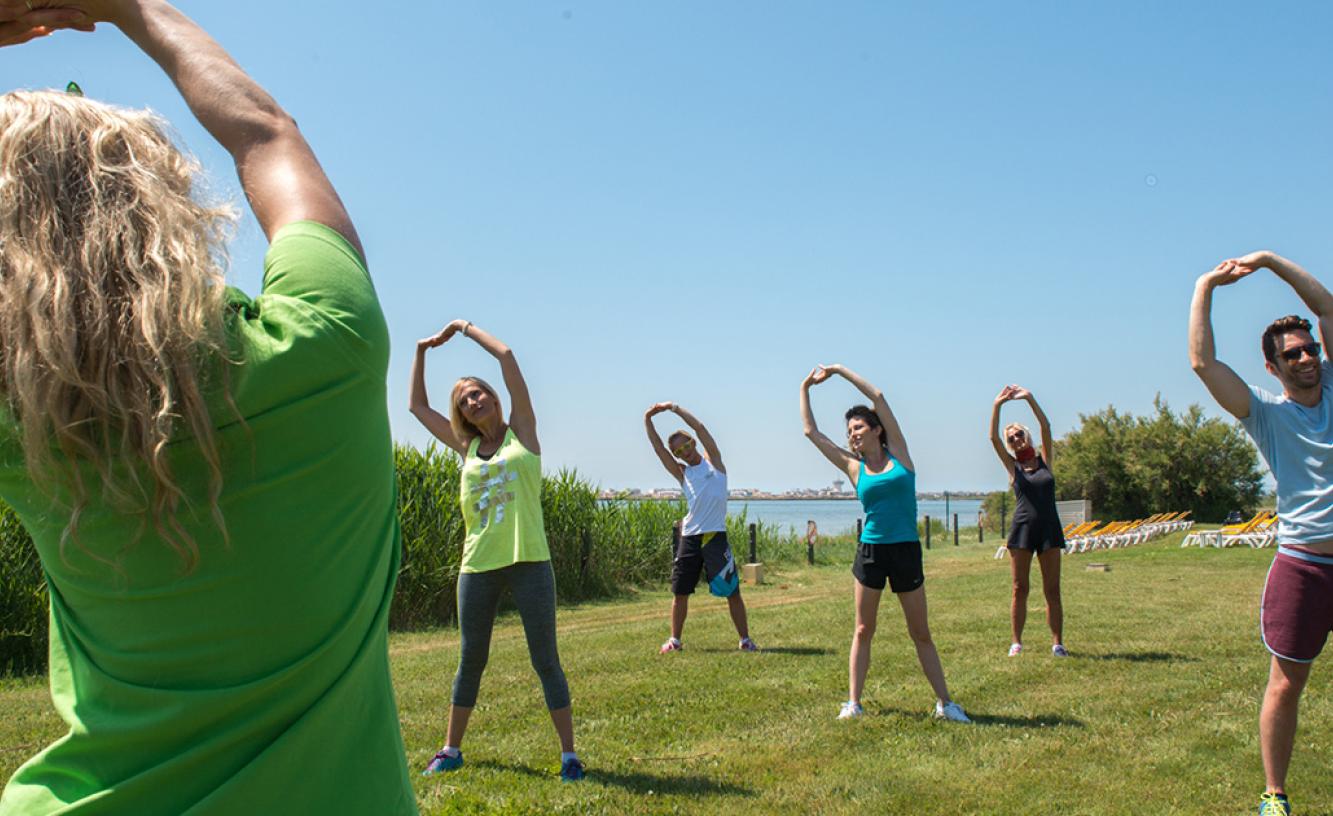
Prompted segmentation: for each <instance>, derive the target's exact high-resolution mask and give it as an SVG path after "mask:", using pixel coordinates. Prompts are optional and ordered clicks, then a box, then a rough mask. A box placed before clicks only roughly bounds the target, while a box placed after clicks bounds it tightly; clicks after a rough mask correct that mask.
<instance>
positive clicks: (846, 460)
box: [801, 368, 859, 484]
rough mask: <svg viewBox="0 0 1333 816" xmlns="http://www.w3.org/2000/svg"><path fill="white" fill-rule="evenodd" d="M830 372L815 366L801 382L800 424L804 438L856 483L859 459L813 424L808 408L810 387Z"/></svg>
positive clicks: (826, 377) (825, 377) (821, 380)
mask: <svg viewBox="0 0 1333 816" xmlns="http://www.w3.org/2000/svg"><path fill="white" fill-rule="evenodd" d="M829 374H830V372H829V371H828V370H827V369H824V368H816V369H815V370H814V371H811V372H810V374H809V376H807V377H806V378H805V381H804V382H802V383H801V424H802V426H803V427H804V430H805V438H806V439H809V440H810V441H811V442H812V443H813V444H814V446H815V447H816V448H817V449H818V450H819V452H820V453H822V454H824V458H825V459H827V460H829V461H830V462H832V463H833V466H834V467H835V468H837V469H838V470H840V471H842V472H843V473H846V474H847V478H849V479H851V480H852V484H856V478H857V475H858V473H859V467H858V465H859V460H858V459H857V458H856V457H855V456H853V455H852V453H851V451H848V450H844V449H843V448H840V447H838V445H837V444H836V443H834V441H833V440H832V439H829V438H828V437H827V436H825V435H824V433H823V432H822V431H820V430H819V426H818V425H816V424H815V414H814V411H812V410H811V409H810V387H811V386H813V385H818V384H819V383H822V382H824V381H825V380H827V379H828V378H829Z"/></svg>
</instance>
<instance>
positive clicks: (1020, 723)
mask: <svg viewBox="0 0 1333 816" xmlns="http://www.w3.org/2000/svg"><path fill="white" fill-rule="evenodd" d="M967 716H969V717H971V718H972V722H974V723H976V724H977V725H1003V726H1007V727H1009V728H1087V726H1086V725H1084V723H1083V721H1082V720H1076V719H1074V718H1073V717H1062V716H1060V715H1059V714H1037V715H1035V716H1032V717H1007V716H1005V715H1003V714H976V713H972V714H968V715H967Z"/></svg>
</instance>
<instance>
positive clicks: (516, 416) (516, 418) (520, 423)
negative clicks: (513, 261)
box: [446, 320, 541, 453]
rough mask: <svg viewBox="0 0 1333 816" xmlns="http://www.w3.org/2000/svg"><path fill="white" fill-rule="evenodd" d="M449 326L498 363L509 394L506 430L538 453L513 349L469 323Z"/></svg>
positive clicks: (525, 385)
mask: <svg viewBox="0 0 1333 816" xmlns="http://www.w3.org/2000/svg"><path fill="white" fill-rule="evenodd" d="M449 326H451V327H454V328H455V330H456V331H458V332H461V333H462V335H463V336H464V337H467V338H470V339H472V340H475V341H476V343H477V345H479V346H481V347H482V348H483V349H485V350H486V353H488V354H490V355H491V356H492V357H494V358H495V359H496V360H498V361H499V363H500V375H501V376H502V377H504V381H505V389H506V390H507V391H509V401H510V403H511V405H510V408H509V427H511V428H513V429H514V435H515V436H517V437H518V441H520V442H522V443H523V447H525V448H527V449H528V450H530V451H532V452H533V453H541V445H540V444H539V443H538V442H537V415H536V413H535V412H534V411H533V409H532V397H531V396H529V395H528V383H527V380H524V379H523V372H522V371H521V370H520V369H519V367H518V358H516V357H515V356H514V351H513V349H511V348H509V346H507V345H505V344H504V343H502V342H500V341H499V340H497V339H496V338H495V337H494V336H493V335H491V334H490V333H489V332H487V331H485V330H484V329H481V328H479V327H477V326H476V325H475V324H473V323H472V322H471V321H468V320H455V321H454V322H453V323H450V324H449ZM446 330H447V329H446Z"/></svg>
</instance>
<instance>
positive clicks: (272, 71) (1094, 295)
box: [0, 0, 1333, 490]
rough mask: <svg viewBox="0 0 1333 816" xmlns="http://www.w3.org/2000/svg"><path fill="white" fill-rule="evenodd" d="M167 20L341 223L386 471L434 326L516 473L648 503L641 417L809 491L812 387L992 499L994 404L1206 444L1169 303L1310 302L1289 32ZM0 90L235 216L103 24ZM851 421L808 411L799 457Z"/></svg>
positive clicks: (641, 6)
mask: <svg viewBox="0 0 1333 816" xmlns="http://www.w3.org/2000/svg"><path fill="white" fill-rule="evenodd" d="M180 5H181V7H182V8H184V9H185V10H186V11H187V12H188V13H190V14H191V15H193V16H194V17H195V18H196V19H197V20H199V21H200V22H201V23H203V24H204V26H205V27H206V28H208V29H209V30H210V31H211V32H212V33H213V34H214V35H215V36H216V37H217V38H218V39H219V40H221V41H222V43H223V44H224V45H225V46H226V47H227V48H228V49H230V50H231V52H232V53H233V55H234V56H235V57H236V58H237V59H238V61H239V62H240V63H241V64H242V65H243V66H245V67H246V68H247V69H248V70H250V72H251V73H252V74H253V75H254V76H255V77H256V78H258V79H259V81H260V82H261V83H262V84H263V85H265V87H267V88H268V89H269V90H270V91H271V92H272V93H273V94H274V95H275V96H276V97H277V98H278V100H279V101H280V102H281V103H282V104H283V105H284V106H285V107H287V109H288V110H290V111H291V112H292V113H293V114H294V115H295V116H296V118H297V119H298V121H299V122H300V123H301V125H302V127H303V129H304V131H305V133H306V135H307V137H308V138H309V139H310V141H311V142H312V143H313V144H314V146H315V149H316V151H317V152H318V153H319V155H320V157H321V159H322V160H323V162H324V164H325V166H326V168H327V169H328V171H329V174H330V176H331V177H332V178H333V180H334V183H335V184H336V185H337V187H338V189H339V191H340V192H341V193H342V195H343V197H344V199H345V200H346V202H347V204H348V207H349V209H350V210H351V212H352V214H353V217H354V218H355V220H356V222H357V225H358V227H359V229H360V231H361V234H362V237H363V240H364V242H365V245H366V248H367V252H368V255H369V257H370V262H371V266H372V272H373V274H374V276H375V278H376V282H377V286H378V288H379V292H380V296H381V299H382V301H383V305H384V309H385V312H386V313H387V314H388V317H389V321H390V325H391V326H392V332H393V340H394V354H393V361H392V366H391V369H390V373H389V376H390V394H391V402H390V412H391V415H392V418H393V425H394V434H395V436H396V437H397V438H398V439H399V440H401V441H403V442H408V443H413V444H424V443H425V442H426V441H427V438H428V436H427V434H426V432H425V431H424V429H422V428H421V427H420V426H418V425H417V424H416V422H415V421H414V420H413V419H412V417H411V416H410V415H409V414H408V413H407V410H406V394H407V375H408V365H409V362H410V359H411V354H412V349H413V345H414V342H415V340H416V339H417V338H418V337H421V336H424V335H427V334H429V333H431V332H433V331H435V330H437V329H438V328H439V326H441V325H443V324H444V323H445V322H447V321H448V320H450V319H452V318H455V317H464V318H467V319H470V320H473V321H475V322H476V323H478V324H479V325H483V326H485V327H486V328H488V329H490V330H491V331H493V332H494V333H495V334H496V335H498V336H499V337H501V338H502V339H504V340H506V341H507V342H509V343H510V344H511V345H512V346H513V347H514V349H515V351H516V352H517V353H518V356H519V360H520V362H521V363H522V365H523V367H524V370H525V371H526V372H527V375H528V379H529V383H530V386H531V389H532V392H533V394H534V398H535V402H536V405H537V409H538V417H539V424H540V429H539V432H540V434H541V437H542V442H543V447H544V451H545V459H546V467H547V468H548V469H554V468H557V467H561V466H569V467H577V468H578V469H579V471H580V472H581V473H583V474H584V475H585V476H587V477H589V478H590V479H592V480H594V481H596V482H598V483H600V484H602V485H603V486H608V487H622V486H640V487H647V486H654V485H665V484H667V483H668V482H669V477H667V475H666V474H665V472H664V471H662V470H661V467H660V465H658V463H657V462H656V460H655V459H654V457H653V456H652V454H651V452H650V450H649V448H648V445H647V443H646V441H645V440H644V438H643V432H642V420H641V417H642V412H643V410H644V408H646V407H647V406H648V405H649V404H650V403H652V402H654V401H657V400H675V401H678V402H680V403H682V404H685V405H687V406H689V407H690V408H692V409H693V410H694V411H695V412H696V413H697V414H698V415H699V416H700V418H702V419H703V420H704V421H705V422H706V423H707V424H708V425H709V427H710V428H711V429H712V430H713V432H714V434H715V436H716V437H717V438H718V440H719V442H720V444H721V446H722V450H723V454H724V456H725V458H726V461H727V464H728V467H729V471H730V474H731V484H732V485H733V486H735V487H740V486H750V487H760V488H768V489H783V488H788V487H797V486H812V485H817V484H825V483H827V482H829V481H831V480H832V479H833V478H834V477H835V475H836V474H835V472H834V471H833V469H832V468H831V467H830V466H829V465H828V464H827V463H825V462H824V461H823V459H822V458H821V457H820V456H819V454H818V453H817V452H816V451H815V450H814V448H813V447H812V446H810V445H809V443H807V442H806V441H805V440H804V438H803V437H802V436H801V433H800V422H799V417H798V413H797V388H798V384H799V382H800V380H801V378H802V377H803V376H804V375H805V374H806V372H808V371H809V369H810V368H811V367H812V366H813V365H814V364H815V363H819V362H842V363H845V364H847V365H849V366H850V367H852V368H854V369H856V370H858V371H860V372H862V373H863V374H865V375H866V376H867V377H869V378H870V379H871V380H873V381H874V382H875V383H877V384H878V385H880V386H881V387H882V388H883V389H884V390H885V392H886V394H887V395H888V397H889V401H890V403H891V404H892V405H893V407H894V409H895V411H896V412H897V414H898V416H899V418H900V420H901V422H902V424H903V427H904V430H905V431H906V433H907V437H908V441H909V444H910V445H911V448H912V452H913V456H914V457H915V459H916V462H917V469H918V484H919V486H920V487H921V488H922V489H924V490H938V489H946V488H949V489H959V490H961V489H982V488H993V489H998V488H999V487H1001V486H1002V485H1003V484H1004V474H1003V472H1002V471H1001V470H1000V467H999V465H998V464H997V463H996V462H995V460H994V454H993V453H992V452H991V451H990V447H989V445H988V443H987V441H986V423H987V419H988V417H989V411H990V405H991V400H992V398H993V397H994V395H995V393H996V392H997V391H998V390H999V389H1000V387H1001V386H1003V385H1004V384H1005V383H1008V382H1018V383H1020V384H1023V385H1026V386H1028V387H1030V388H1031V389H1032V390H1033V391H1034V393H1035V394H1036V395H1037V397H1038V398H1039V399H1040V400H1041V402H1042V404H1043V406H1044V407H1045V408H1046V411H1047V413H1048V414H1049V415H1050V417H1051V420H1052V422H1053V423H1054V427H1055V431H1056V433H1057V435H1061V434H1063V433H1065V432H1067V431H1068V430H1070V429H1071V428H1073V427H1075V426H1076V425H1077V423H1078V415H1079V414H1080V413H1090V412H1094V411H1097V410H1099V409H1101V408H1103V407H1105V406H1107V405H1110V404H1113V405H1115V406H1116V407H1117V408H1120V409H1124V410H1128V411H1133V412H1135V413H1143V412H1146V411H1147V410H1149V409H1150V408H1151V403H1152V400H1153V397H1154V395H1155V394H1157V393H1159V392H1160V393H1161V394H1162V396H1163V397H1164V398H1166V399H1167V400H1168V401H1169V402H1170V403H1171V404H1172V406H1173V407H1176V408H1184V407H1185V406H1187V405H1189V404H1190V403H1192V402H1200V403H1203V404H1204V405H1205V406H1206V408H1207V410H1208V411H1209V412H1210V413H1211V414H1214V415H1216V414H1217V413H1218V410H1217V409H1216V407H1215V406H1214V405H1213V404H1212V402H1211V400H1209V399H1208V396H1207V394H1206V392H1205V391H1204V390H1203V388H1202V387H1201V386H1200V385H1199V383H1198V382H1197V381H1196V379H1195V377H1194V376H1193V374H1192V373H1191V372H1190V370H1189V366H1188V362H1187V359H1186V345H1185V323H1186V317H1187V307H1188V302H1189V297H1190V292H1191V289H1192V283H1193V280H1194V278H1195V277H1196V276H1197V275H1198V274H1200V273H1201V272H1203V271H1205V270H1207V269H1209V268H1211V267H1212V266H1213V265H1214V264H1215V263H1216V262H1217V261H1219V260H1221V259H1222V258H1224V257H1228V256H1231V255H1235V254H1240V253H1243V252H1246V251H1249V250H1253V249H1259V248H1272V249H1275V250H1277V251H1279V252H1281V253H1283V254H1286V255H1288V256H1289V257H1291V258H1293V259H1295V260H1297V261H1298V262H1300V263H1302V264H1304V265H1305V266H1306V267H1307V268H1309V269H1310V270H1311V271H1312V272H1314V273H1315V274H1316V275H1319V276H1320V277H1321V278H1323V279H1324V280H1325V281H1329V282H1333V241H1330V237H1329V236H1330V229H1329V226H1330V224H1329V220H1330V215H1331V213H1330V207H1329V194H1330V192H1333V163H1331V162H1330V135H1331V134H1333V113H1331V112H1330V99H1333V70H1330V69H1333V56H1330V52H1329V49H1328V32H1329V31H1331V30H1333V7H1330V6H1328V5H1326V4H1321V3H1304V4H1255V3H1249V2H1247V3H1238V2H1225V3H1218V2H1209V3H1202V2H1198V3H1170V4H1165V3H1157V2H1152V3H1146V2H1145V3H1105V4H1102V7H1101V8H1094V7H1091V6H1090V5H1089V4H1070V3H1063V2H1062V3H1054V2H1047V3H1006V4H997V3H983V2H975V3H931V4H889V3H880V2H841V3H795V2H783V3H773V2H758V1H757V0H755V1H753V2H725V3H719V2H702V1H697V0H696V1H693V2H686V1H684V0H673V2H634V3H624V2H611V0H605V1H604V2H574V1H573V0H570V1H569V2H555V3H550V2H526V3H523V2H514V3H494V2H469V3H454V2H441V3H422V4H384V5H380V6H373V8H372V7H371V6H367V5H366V4H364V3H357V4H352V3H340V2H318V3H316V2H312V0H298V1H293V0H284V1H283V2H277V3H275V2H263V3H260V2H254V0H234V2H228V3H216V2H212V3H205V2H183V3H181V4H180ZM368 10H373V14H369V15H368V14H367V11H368ZM0 75H3V77H4V85H5V86H8V87H51V86H63V85H64V83H65V82H66V81H68V80H70V79H74V80H77V81H78V82H79V83H80V84H81V85H82V86H83V88H84V90H85V91H86V92H87V93H88V94H89V95H90V96H94V97H97V98H99V99H104V100H108V101H111V102H115V103H119V104H124V105H133V106H149V107H152V108H154V109H156V110H158V111H160V112H162V113H163V114H165V115H166V116H167V117H168V118H169V119H170V120H171V121H172V122H173V123H175V125H176V127H177V128H178V130H179V132H180V134H181V138H182V140H183V141H184V142H185V143H186V144H187V145H188V146H189V147H190V148H191V149H192V150H193V151H194V152H195V153H197V155H198V156H199V157H200V159H201V160H202V161H203V163H204V165H205V166H206V167H207V169H208V171H209V172H210V174H211V175H212V178H213V179H214V183H215V185H216V187H217V189H218V191H219V192H221V193H223V194H226V195H228V196H231V197H233V198H235V199H237V200H238V201H239V191H238V189H237V185H236V182H235V178H234V174H233V172H232V170H231V166H230V163H229V161H228V160H227V157H226V155H225V154H224V153H222V152H221V151H220V150H219V149H218V148H217V147H216V146H215V145H214V144H213V143H212V142H211V141H210V140H209V139H208V138H207V136H206V135H205V134H204V132H203V131H202V130H201V129H200V128H199V127H198V126H197V125H196V124H195V123H194V122H193V120H192V119H191V118H190V116H189V114H188V111H187V110H186V108H185V107H184V105H183V103H182V102H181V101H180V100H179V98H178V97H177V96H176V94H175V93H174V91H173V89H172V88H171V87H170V85H169V83H168V82H167V81H166V80H165V78H164V77H163V76H162V75H161V74H160V73H159V72H158V71H157V69H156V68H155V67H154V66H153V65H151V63H149V62H148V60H147V59H146V58H144V57H142V56H141V55H140V54H138V52H137V51H136V50H134V49H133V47H132V46H130V45H129V43H128V41H126V40H125V39H124V38H123V37H122V36H121V35H119V33H117V32H115V31H114V30H112V29H107V30H105V31H99V32H98V33H97V34H95V35H79V34H75V33H69V32H65V33H62V34H59V35H57V36H55V37H52V38H50V39H49V40H47V41H44V42H40V43H35V44H32V45H29V46H25V47H23V48H18V49H5V50H3V51H0ZM263 248H264V243H263V239H262V235H261V234H260V233H259V230H258V228H257V227H256V226H255V224H254V222H253V221H252V220H247V221H246V222H245V223H244V224H243V225H242V227H241V229H240V234H239V236H238V238H237V242H236V244H235V246H234V251H233V257H234V269H233V271H232V277H233V279H234V281H235V283H236V284H237V285H239V286H241V287H242V288H244V289H246V290H248V291H251V292H253V291H255V290H256V289H257V288H258V283H259V278H260V271H261V270H260V261H261V258H262V254H263ZM1300 310H1301V306H1300V304H1299V302H1298V301H1297V300H1296V299H1295V298H1294V296H1293V295H1292V294H1291V293H1290V292H1289V291H1288V290H1286V289H1285V288H1284V287H1283V286H1281V285H1280V284H1278V283H1277V282H1276V281H1275V280H1273V279H1272V276H1271V275H1267V274H1266V276H1265V277H1261V278H1252V279H1249V280H1247V281H1245V282H1243V283H1242V284H1239V285H1238V286H1237V287H1235V288H1233V289H1228V290H1223V291H1222V292H1221V293H1220V294H1219V296H1218V298H1217V308H1216V312H1215V316H1216V324H1217V328H1218V348H1219V356H1221V357H1222V358H1223V359H1224V360H1227V361H1228V362H1230V363H1231V364H1232V365H1233V366H1234V367H1235V368H1236V369H1237V370H1238V371H1239V372H1240V373H1241V375H1242V376H1243V377H1245V378H1246V379H1248V380H1250V381H1251V382H1260V383H1264V382H1267V383H1269V387H1271V388H1273V389H1274V390H1276V387H1277V386H1276V382H1275V381H1272V380H1271V378H1269V377H1268V375H1267V374H1265V373H1264V372H1263V368H1262V360H1261V357H1260V352H1259V348H1258V337H1259V334H1260V332H1261V331H1262V329H1263V326H1264V325H1266V324H1267V322H1268V321H1269V320H1271V319H1272V318H1274V317H1277V316H1279V315H1282V314H1287V313H1290V312H1293V311H1300ZM463 373H477V374H481V375H482V376H485V377H488V378H491V379H493V380H495V381H497V382H498V379H499V377H498V371H497V368H496V366H495V365H494V364H493V362H491V361H490V360H489V359H487V358H485V357H484V355H481V354H480V353H478V352H477V351H476V350H475V347H471V346H469V344H468V343H467V342H466V341H463V342H458V343H456V344H455V343H454V342H451V343H450V344H449V345H446V346H445V347H444V348H442V349H440V350H438V351H436V352H433V353H432V357H431V363H430V367H429V381H430V383H431V386H432V393H433V396H434V398H435V401H436V402H437V403H440V404H443V403H444V402H445V401H446V400H447V396H448V389H449V386H450V385H451V384H452V382H453V379H454V378H455V377H456V376H458V375H460V374H463ZM854 397H855V395H854V394H853V392H852V391H851V389H850V388H849V387H847V386H846V385H844V384H841V383H838V384H831V385H825V386H821V387H819V388H818V389H816V391H815V409H816V413H817V415H818V418H819V420H820V423H821V426H822V427H823V428H824V429H825V430H826V431H828V432H829V433H830V434H831V435H833V436H835V437H838V436H840V435H841V428H842V421H841V414H842V411H843V410H844V409H845V408H846V407H847V406H848V405H849V404H851V403H852V402H853V401H854ZM1010 415H1011V414H1009V413H1006V418H1008V417H1009V416H1010ZM1012 416H1014V417H1015V418H1018V419H1023V418H1024V415H1023V413H1022V411H1021V409H1020V408H1019V407H1017V406H1015V407H1013V408H1012ZM666 429H668V428H667V427H666V426H664V430H666Z"/></svg>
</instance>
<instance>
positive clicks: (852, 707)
mask: <svg viewBox="0 0 1333 816" xmlns="http://www.w3.org/2000/svg"><path fill="white" fill-rule="evenodd" d="M865 713H866V710H865V709H864V708H861V704H860V703H853V702H852V701H851V700H848V701H847V702H845V703H843V704H842V710H841V711H839V712H838V719H840V720H852V719H855V718H857V717H860V716H863V715H864V714H865Z"/></svg>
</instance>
